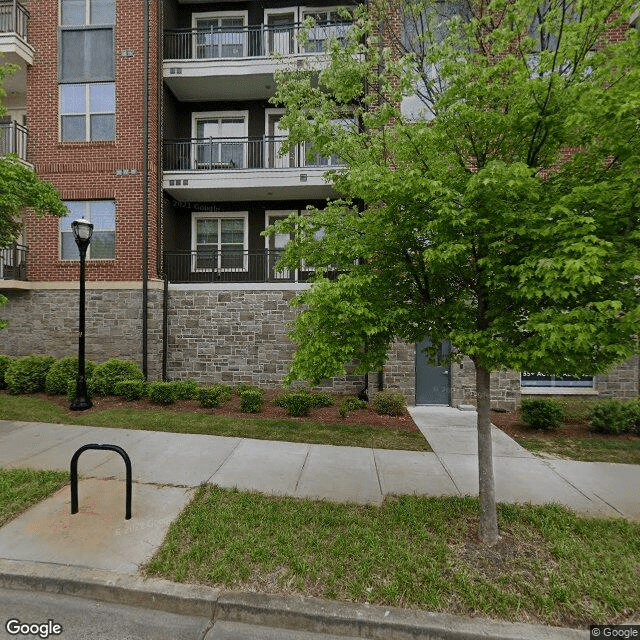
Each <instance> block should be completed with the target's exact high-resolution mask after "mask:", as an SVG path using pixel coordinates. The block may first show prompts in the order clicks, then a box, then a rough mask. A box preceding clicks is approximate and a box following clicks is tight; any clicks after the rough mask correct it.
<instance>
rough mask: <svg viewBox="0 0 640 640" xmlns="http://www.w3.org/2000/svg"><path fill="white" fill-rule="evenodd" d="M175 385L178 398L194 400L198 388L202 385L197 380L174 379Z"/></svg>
mask: <svg viewBox="0 0 640 640" xmlns="http://www.w3.org/2000/svg"><path fill="white" fill-rule="evenodd" d="M173 385H174V386H175V388H176V393H177V394H178V396H177V399H178V400H193V399H194V398H195V397H196V396H197V395H198V388H199V387H200V385H199V384H198V381H197V380H193V379H191V378H190V379H188V380H174V381H173Z"/></svg>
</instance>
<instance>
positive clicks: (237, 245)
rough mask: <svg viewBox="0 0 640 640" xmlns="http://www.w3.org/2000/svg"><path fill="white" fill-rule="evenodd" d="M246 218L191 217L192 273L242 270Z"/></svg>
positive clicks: (229, 215) (233, 215)
mask: <svg viewBox="0 0 640 640" xmlns="http://www.w3.org/2000/svg"><path fill="white" fill-rule="evenodd" d="M247 215H248V214H247V213H246V212H234V213H222V214H216V215H211V214H201V213H198V214H193V227H192V249H193V250H194V251H195V255H194V260H193V265H192V270H193V271H212V270H214V271H215V270H246V268H247V248H248V247H247V235H248V234H247Z"/></svg>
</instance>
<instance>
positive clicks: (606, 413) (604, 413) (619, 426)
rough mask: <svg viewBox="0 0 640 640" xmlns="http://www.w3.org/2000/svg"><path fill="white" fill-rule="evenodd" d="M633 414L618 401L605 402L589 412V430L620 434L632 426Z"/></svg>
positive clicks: (599, 403)
mask: <svg viewBox="0 0 640 640" xmlns="http://www.w3.org/2000/svg"><path fill="white" fill-rule="evenodd" d="M631 420H632V416H631V413H630V412H628V411H626V410H625V406H624V404H623V403H622V402H618V400H603V401H602V402H598V404H596V405H594V407H593V408H592V409H591V411H590V412H589V428H590V429H591V431H595V432H596V433H611V434H618V433H623V432H624V431H627V430H628V429H629V427H630V426H631Z"/></svg>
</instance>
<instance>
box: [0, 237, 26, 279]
mask: <svg viewBox="0 0 640 640" xmlns="http://www.w3.org/2000/svg"><path fill="white" fill-rule="evenodd" d="M26 279H27V247H25V246H24V245H21V244H14V245H11V246H10V247H2V248H0V280H26Z"/></svg>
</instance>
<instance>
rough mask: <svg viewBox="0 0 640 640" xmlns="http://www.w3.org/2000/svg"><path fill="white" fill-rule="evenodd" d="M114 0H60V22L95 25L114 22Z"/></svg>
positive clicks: (69, 24) (65, 24)
mask: <svg viewBox="0 0 640 640" xmlns="http://www.w3.org/2000/svg"><path fill="white" fill-rule="evenodd" d="M115 21H116V3H115V0H61V2H60V24H61V25H63V26H72V25H95V24H115Z"/></svg>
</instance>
